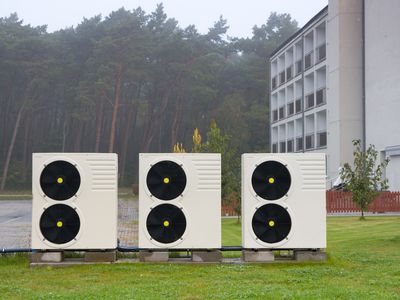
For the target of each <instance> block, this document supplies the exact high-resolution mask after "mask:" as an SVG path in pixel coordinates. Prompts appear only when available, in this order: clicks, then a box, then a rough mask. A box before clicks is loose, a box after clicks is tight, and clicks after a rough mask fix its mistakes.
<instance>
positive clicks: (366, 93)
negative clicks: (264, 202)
mask: <svg viewBox="0 0 400 300" xmlns="http://www.w3.org/2000/svg"><path fill="white" fill-rule="evenodd" d="M378 2H379V4H378ZM396 15H400V1H396V0H383V1H374V0H364V1H363V0H330V1H329V5H328V6H327V7H325V8H324V9H322V10H321V11H320V12H319V13H318V14H317V15H316V16H314V17H313V18H312V19H311V20H310V21H309V22H308V23H307V24H306V25H305V26H304V27H303V28H301V29H300V30H299V31H298V32H296V33H295V34H294V35H293V36H292V37H291V38H289V40H287V41H286V42H284V43H283V44H282V45H281V46H280V47H279V48H278V49H276V50H275V52H274V53H273V54H272V55H271V57H270V62H269V63H270V75H271V76H270V78H271V83H270V87H271V88H270V113H271V115H270V120H271V127H270V129H271V131H270V137H271V152H324V153H326V154H327V187H328V188H330V187H331V186H332V184H333V182H334V181H335V179H336V178H337V177H338V175H339V168H340V166H342V165H343V164H344V163H346V162H352V161H353V145H352V140H354V139H361V140H362V141H363V143H364V144H367V145H368V144H374V145H375V146H376V148H377V149H378V150H379V151H380V152H381V159H383V158H385V157H388V156H389V157H390V159H391V162H390V163H389V166H388V168H387V170H386V176H387V177H388V179H389V184H390V189H391V190H400V131H399V129H400V116H399V117H396V116H397V115H400V85H399V84H397V85H396V84H395V83H398V82H400V81H399V79H400V75H399V74H400V73H399V72H398V69H400V51H399V50H400V34H399V33H398V32H396V31H397V30H398V28H400V21H399V20H400V18H399V17H398V16H396ZM364 41H365V42H364ZM390 128H392V129H393V132H390V134H388V130H390Z"/></svg>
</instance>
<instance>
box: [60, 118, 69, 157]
mask: <svg viewBox="0 0 400 300" xmlns="http://www.w3.org/2000/svg"><path fill="white" fill-rule="evenodd" d="M67 134H68V117H67V116H66V115H65V116H64V124H63V138H62V148H61V151H62V152H65V147H66V142H67Z"/></svg>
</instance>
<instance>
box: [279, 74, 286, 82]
mask: <svg viewBox="0 0 400 300" xmlns="http://www.w3.org/2000/svg"><path fill="white" fill-rule="evenodd" d="M284 83H285V71H282V72H280V73H279V85H282V84H284Z"/></svg>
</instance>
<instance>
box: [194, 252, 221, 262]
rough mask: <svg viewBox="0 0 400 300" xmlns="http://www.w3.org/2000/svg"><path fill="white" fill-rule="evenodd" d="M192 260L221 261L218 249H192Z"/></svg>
mask: <svg viewBox="0 0 400 300" xmlns="http://www.w3.org/2000/svg"><path fill="white" fill-rule="evenodd" d="M192 261H193V262H221V261H222V253H221V251H219V250H211V251H193V252H192Z"/></svg>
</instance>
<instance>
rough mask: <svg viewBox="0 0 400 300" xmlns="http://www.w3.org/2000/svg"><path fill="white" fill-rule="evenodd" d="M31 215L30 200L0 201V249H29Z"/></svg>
mask: <svg viewBox="0 0 400 300" xmlns="http://www.w3.org/2000/svg"><path fill="white" fill-rule="evenodd" d="M31 214H32V201H31V200H11V201H7V200H0V248H27V247H29V244H30V234H31V219H32V215H31Z"/></svg>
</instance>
